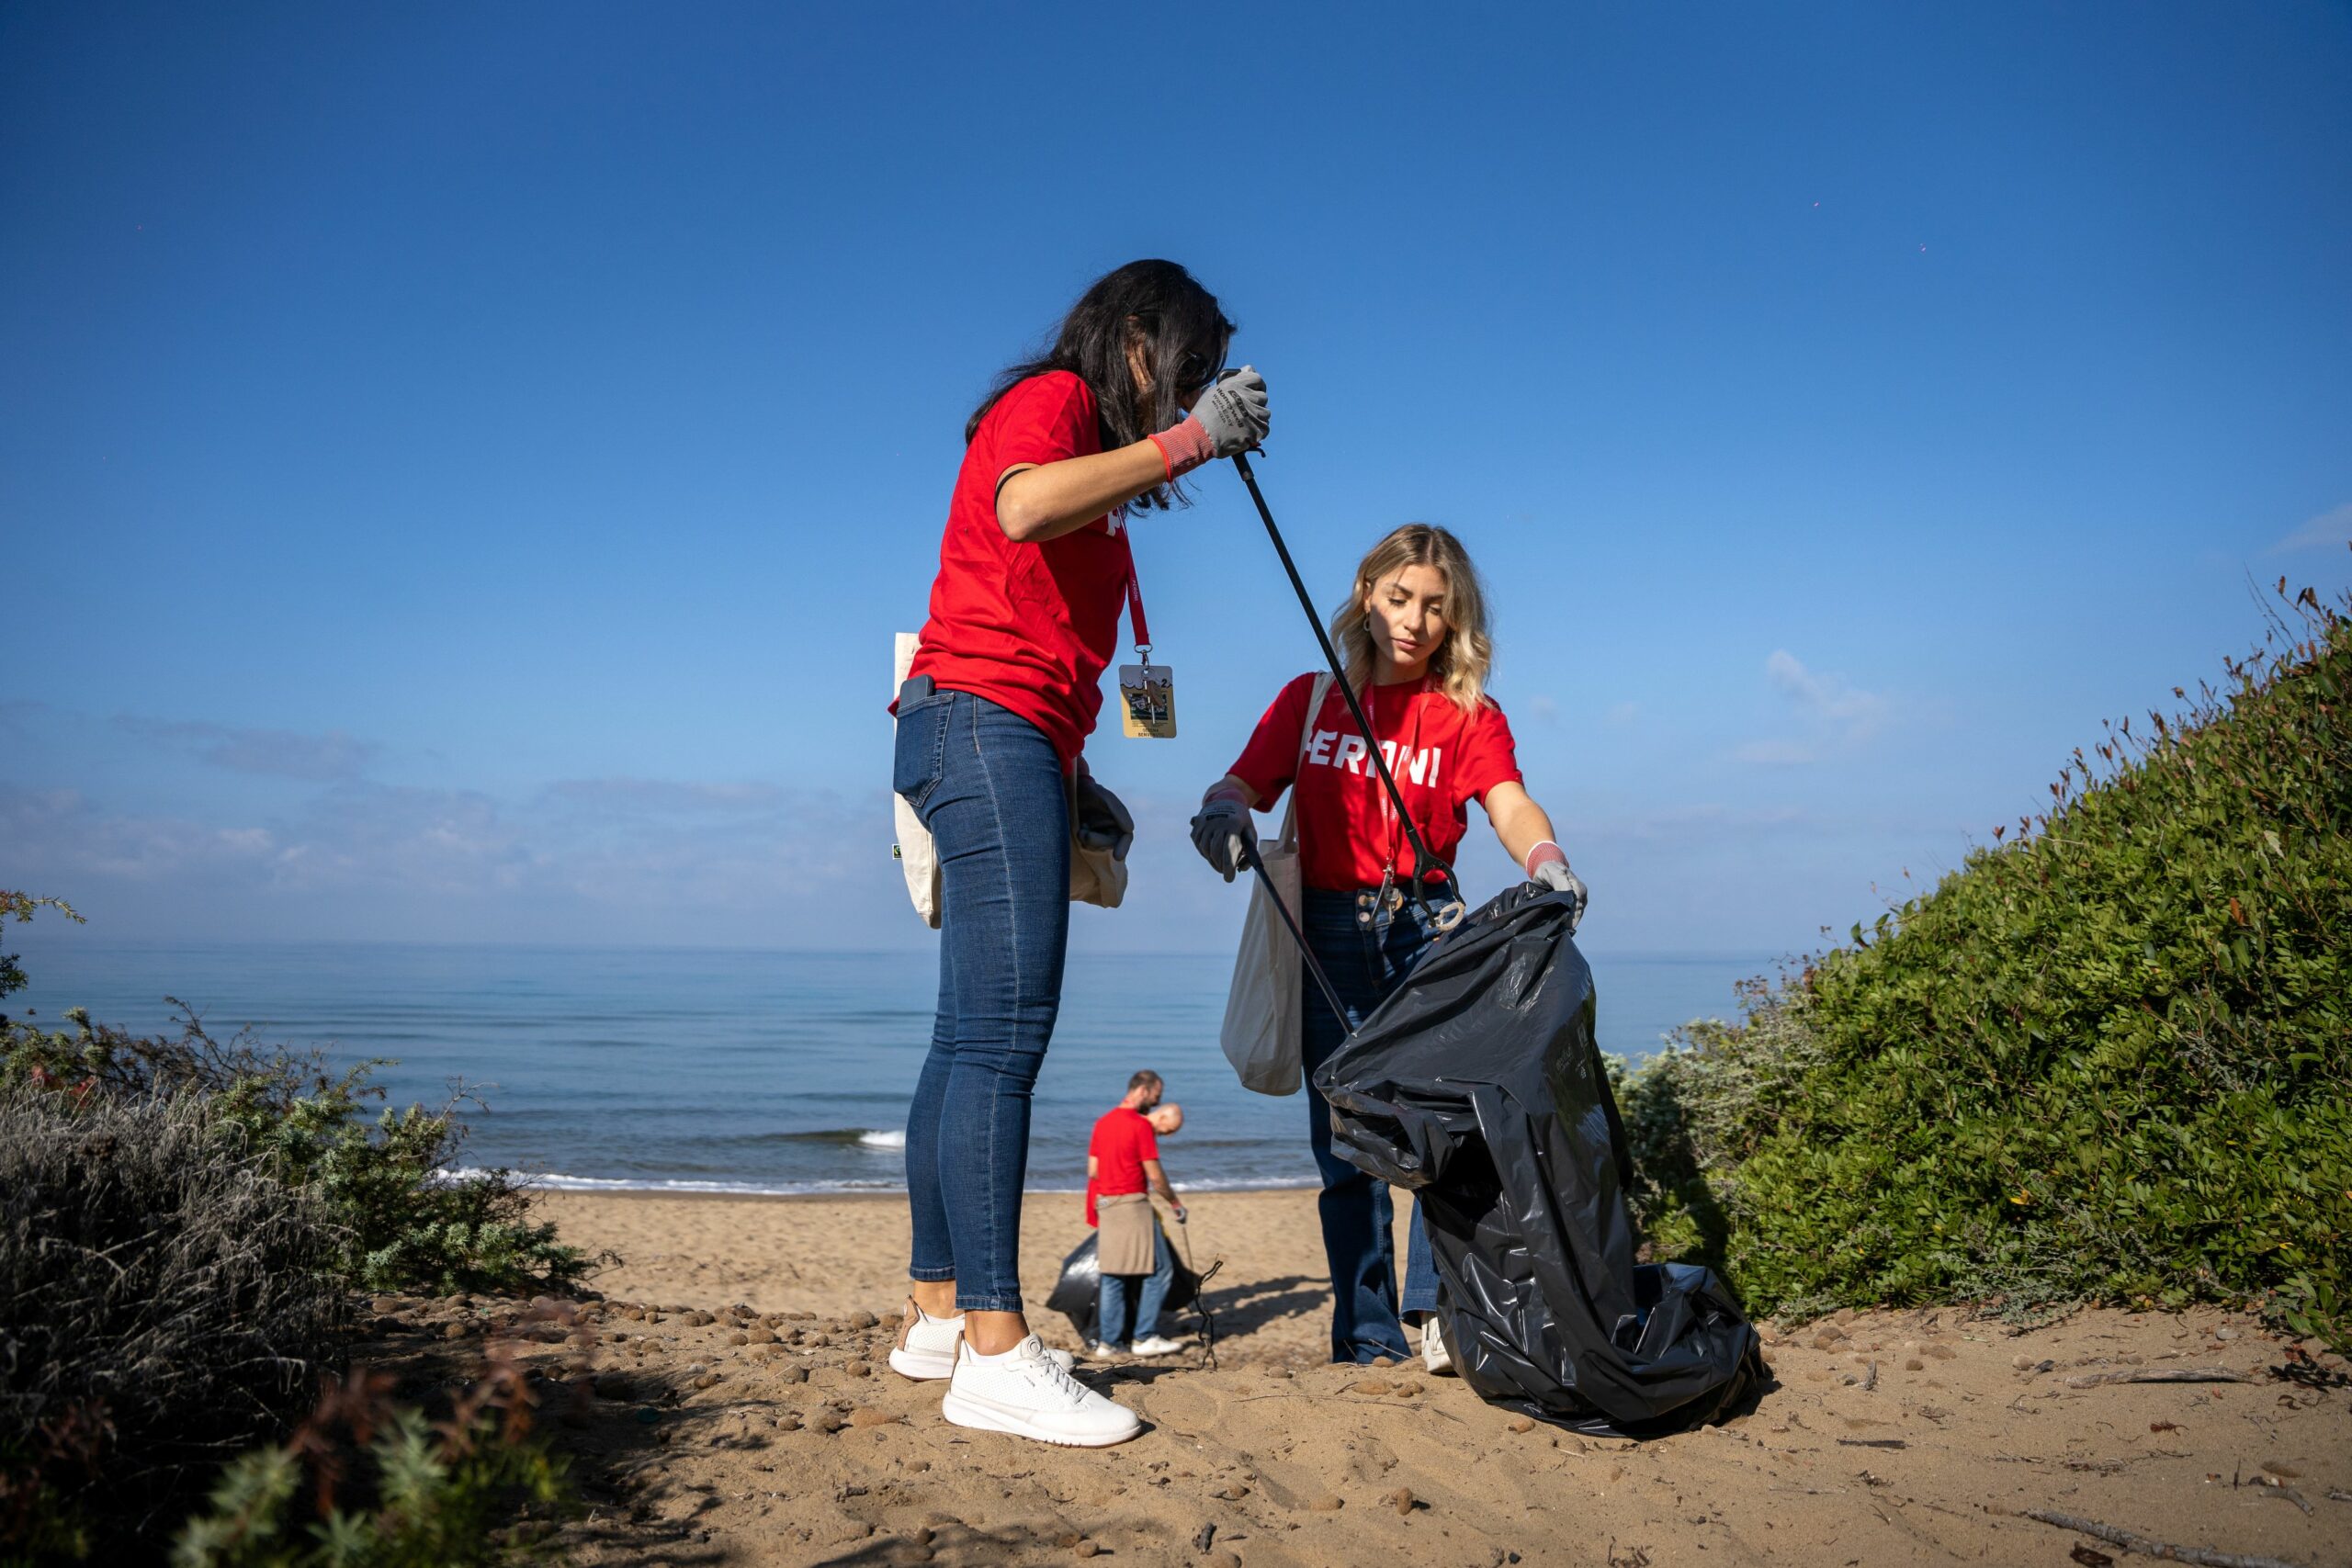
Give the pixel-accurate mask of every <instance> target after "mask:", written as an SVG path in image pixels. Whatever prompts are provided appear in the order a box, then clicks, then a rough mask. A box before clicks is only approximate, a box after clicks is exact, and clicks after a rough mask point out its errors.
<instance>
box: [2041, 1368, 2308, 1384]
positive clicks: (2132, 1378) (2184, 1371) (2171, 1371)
mask: <svg viewBox="0 0 2352 1568" xmlns="http://www.w3.org/2000/svg"><path fill="white" fill-rule="evenodd" d="M2261 1381H2262V1380H2261V1379H2260V1378H2258V1377H2256V1376H2255V1375H2254V1374H2253V1373H2252V1372H2241V1371H2237V1370H2235V1369H2234V1368H2232V1367H2163V1368H2159V1369H2156V1370H2154V1371H2149V1370H2147V1369H2145V1368H2142V1367H2133V1368H2131V1369H2129V1370H2128V1371H2120V1372H2086V1373H2085V1374H2084V1375H2082V1376H2081V1377H2078V1378H2068V1379H2067V1380H2066V1386H2067V1387H2068V1388H2097V1387H2098V1386H2099V1385H2100V1384H2101V1383H2110V1382H2261Z"/></svg>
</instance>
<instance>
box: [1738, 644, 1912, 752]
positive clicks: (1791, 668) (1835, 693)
mask: <svg viewBox="0 0 2352 1568" xmlns="http://www.w3.org/2000/svg"><path fill="white" fill-rule="evenodd" d="M1764 673H1765V675H1766V676H1768V677H1769V678H1770V680H1771V682H1772V684H1774V685H1775V686H1778V687H1780V688H1781V691H1782V692H1783V693H1784V694H1787V696H1788V698H1789V700H1790V701H1791V702H1792V703H1794V704H1796V705H1797V709H1798V711H1799V712H1801V713H1804V714H1805V715H1807V716H1810V717H1813V718H1817V719H1821V720H1824V721H1826V722H1827V723H1828V724H1831V725H1833V726H1837V727H1838V728H1842V729H1843V730H1845V732H1846V733H1847V736H1848V738H1849V739H1860V736H1861V735H1862V734H1864V733H1866V732H1868V731H1869V730H1871V729H1874V728H1877V726H1878V724H1879V721H1880V720H1881V719H1883V718H1884V717H1885V716H1886V699H1885V698H1883V697H1882V696H1880V695H1878V694H1876V693H1874V692H1864V691H1860V690H1857V689H1856V688H1855V687H1852V686H1849V685H1848V684H1847V683H1846V682H1844V681H1843V680H1841V679H1839V678H1838V676H1835V675H1823V674H1817V673H1815V671H1811V670H1808V669H1806V668H1805V667H1804V662H1803V661H1802V660H1799V659H1798V658H1797V656H1796V655H1795V654H1793V653H1791V652H1790V651H1789V650H1788V649H1785V648H1776V649H1773V650H1772V657H1771V658H1770V659H1768V660H1765V661H1764Z"/></svg>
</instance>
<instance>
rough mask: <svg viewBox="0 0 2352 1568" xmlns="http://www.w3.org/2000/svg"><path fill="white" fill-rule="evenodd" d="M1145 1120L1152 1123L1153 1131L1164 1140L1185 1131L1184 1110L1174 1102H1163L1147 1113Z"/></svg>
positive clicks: (1144, 1114)
mask: <svg viewBox="0 0 2352 1568" xmlns="http://www.w3.org/2000/svg"><path fill="white" fill-rule="evenodd" d="M1143 1119H1144V1120H1145V1121H1147V1122H1150V1123H1151V1130H1152V1131H1153V1132H1155V1133H1157V1134H1159V1135H1160V1136H1161V1137H1163V1138H1164V1137H1167V1136H1168V1135H1169V1134H1171V1133H1181V1132H1182V1131H1183V1130H1184V1108H1183V1107H1182V1106H1181V1105H1179V1104H1177V1103H1176V1102H1175V1101H1174V1100H1161V1101H1160V1102H1159V1104H1157V1105H1155V1106H1153V1107H1152V1108H1151V1109H1150V1110H1148V1111H1145V1112H1144V1113H1143Z"/></svg>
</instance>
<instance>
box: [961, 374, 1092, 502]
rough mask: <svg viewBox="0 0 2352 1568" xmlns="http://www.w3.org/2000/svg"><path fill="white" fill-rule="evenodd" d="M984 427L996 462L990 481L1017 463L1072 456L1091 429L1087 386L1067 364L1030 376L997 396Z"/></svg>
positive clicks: (1046, 460) (1076, 452)
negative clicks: (1057, 368)
mask: <svg viewBox="0 0 2352 1568" xmlns="http://www.w3.org/2000/svg"><path fill="white" fill-rule="evenodd" d="M988 430H989V441H990V442H991V443H992V444H993V450H992V452H991V453H990V457H991V459H992V460H993V462H994V463H995V465H996V472H995V473H994V474H991V475H990V476H989V482H990V483H991V484H993V483H994V482H995V481H996V479H997V478H998V477H999V476H1001V475H1002V474H1003V472H1004V470H1005V469H1007V468H1012V467H1014V466H1016V465H1018V464H1021V463H1058V462H1060V461H1061V460H1062V459H1063V458H1065V457H1077V456H1079V454H1080V451H1081V450H1085V449H1087V448H1086V447H1081V446H1080V442H1081V441H1082V440H1088V438H1090V437H1092V436H1094V435H1095V434H1096V433H1095V427H1094V392H1093V389H1091V388H1090V387H1088V386H1087V384H1086V383H1085V381H1083V380H1082V379H1080V378H1079V377H1077V376H1074V375H1072V374H1071V373H1070V372H1069V371H1067V370H1056V371H1051V372H1048V373H1047V374H1046V375H1043V376H1032V377H1030V378H1029V379H1027V380H1026V381H1021V382H1017V383H1015V384H1014V386H1013V387H1012V389H1011V390H1010V391H1008V392H1006V393H1005V394H1004V396H1003V397H1001V398H999V399H998V400H997V404H996V407H994V408H992V409H990V410H989V417H988ZM1091 445H1092V442H1091V441H1088V446H1091Z"/></svg>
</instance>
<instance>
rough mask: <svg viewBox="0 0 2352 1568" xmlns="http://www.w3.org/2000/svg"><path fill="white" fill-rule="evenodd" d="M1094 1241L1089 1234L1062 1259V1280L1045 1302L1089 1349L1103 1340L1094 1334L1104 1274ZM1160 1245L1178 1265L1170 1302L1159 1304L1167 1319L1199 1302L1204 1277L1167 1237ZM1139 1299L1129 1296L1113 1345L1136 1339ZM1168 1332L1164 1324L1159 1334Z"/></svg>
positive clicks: (1048, 1308)
mask: <svg viewBox="0 0 2352 1568" xmlns="http://www.w3.org/2000/svg"><path fill="white" fill-rule="evenodd" d="M1095 1239H1096V1238H1095V1235H1094V1233H1093V1232H1091V1231H1089V1232H1088V1233H1087V1236H1086V1239H1085V1240H1084V1241H1081V1242H1080V1243H1079V1244H1078V1249H1077V1250H1076V1251H1074V1252H1072V1253H1071V1254H1070V1255H1069V1257H1068V1258H1063V1259H1062V1277H1061V1278H1060V1279H1059V1280H1056V1281H1054V1293H1053V1294H1052V1295H1050V1296H1047V1297H1046V1309H1047V1310H1048V1311H1051V1312H1057V1313H1060V1314H1062V1315H1063V1316H1065V1317H1067V1318H1069V1325H1070V1326H1071V1327H1072V1328H1075V1329H1077V1330H1078V1337H1080V1339H1083V1340H1085V1341H1086V1342H1087V1343H1088V1344H1090V1345H1091V1344H1092V1343H1093V1342H1094V1341H1095V1340H1097V1339H1101V1338H1103V1337H1104V1336H1103V1335H1100V1334H1097V1333H1095V1332H1094V1319H1095V1317H1096V1315H1097V1314H1099V1313H1100V1311H1101V1303H1102V1299H1103V1298H1102V1294H1101V1287H1102V1283H1103V1271H1102V1270H1101V1269H1097V1268H1096V1267H1095V1266H1094V1243H1095ZM1159 1245H1160V1246H1162V1247H1169V1248H1170V1256H1171V1257H1172V1258H1174V1259H1175V1264H1176V1277H1175V1278H1174V1279H1172V1280H1169V1281H1168V1296H1167V1299H1166V1300H1165V1301H1162V1302H1161V1303H1159V1310H1160V1312H1161V1314H1163V1319H1164V1316H1165V1314H1169V1313H1172V1312H1182V1311H1183V1310H1184V1309H1185V1308H1186V1307H1188V1306H1191V1305H1192V1304H1193V1302H1195V1301H1197V1300H1198V1299H1199V1298H1200V1293H1201V1277H1200V1276H1199V1275H1198V1274H1195V1273H1193V1271H1192V1270H1191V1269H1187V1268H1186V1267H1184V1259H1183V1258H1182V1256H1181V1255H1179V1254H1177V1253H1176V1252H1175V1251H1174V1248H1173V1247H1172V1245H1171V1244H1170V1242H1169V1240H1168V1238H1167V1237H1166V1236H1165V1235H1162V1236H1161V1237H1160V1238H1159ZM1137 1298H1138V1292H1136V1291H1133V1290H1130V1291H1129V1292H1127V1321H1126V1322H1125V1323H1123V1324H1120V1325H1118V1332H1117V1333H1116V1334H1114V1335H1111V1336H1109V1338H1110V1341H1111V1343H1112V1344H1114V1345H1125V1343H1127V1341H1128V1340H1129V1339H1131V1338H1132V1337H1134V1336H1133V1335H1132V1334H1131V1333H1130V1332H1129V1331H1130V1330H1131V1329H1132V1328H1133V1327H1134V1326H1135V1321H1136V1307H1137V1306H1138V1305H1140V1304H1142V1303H1140V1301H1139V1300H1138V1299H1137ZM1167 1330H1168V1325H1167V1324H1166V1322H1165V1321H1162V1323H1161V1324H1160V1332H1161V1333H1163V1334H1164V1333H1166V1332H1167Z"/></svg>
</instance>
